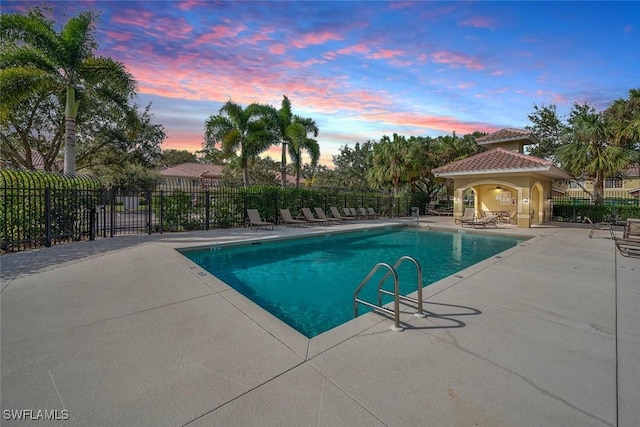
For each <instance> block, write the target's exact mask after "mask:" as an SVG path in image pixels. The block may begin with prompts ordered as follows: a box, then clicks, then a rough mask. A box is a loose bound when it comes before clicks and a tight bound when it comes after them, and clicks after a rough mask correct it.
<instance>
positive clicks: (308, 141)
mask: <svg viewBox="0 0 640 427" xmlns="http://www.w3.org/2000/svg"><path fill="white" fill-rule="evenodd" d="M286 136H287V139H288V140H289V143H288V145H289V156H290V157H291V159H292V160H293V170H294V171H295V174H296V188H297V187H300V171H301V170H302V150H305V151H306V152H307V153H308V154H309V157H311V166H312V167H315V166H316V165H317V164H318V160H319V159H320V146H319V145H318V141H316V140H315V139H313V138H307V130H306V129H305V127H304V125H303V124H302V123H300V122H297V121H294V122H293V123H292V124H291V125H289V126H288V127H287V129H286Z"/></svg>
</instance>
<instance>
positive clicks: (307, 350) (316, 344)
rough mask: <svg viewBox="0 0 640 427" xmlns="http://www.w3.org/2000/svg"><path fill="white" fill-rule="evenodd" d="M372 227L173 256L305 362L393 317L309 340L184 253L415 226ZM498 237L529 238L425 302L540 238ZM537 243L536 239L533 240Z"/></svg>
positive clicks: (436, 289) (370, 318)
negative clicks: (222, 293) (530, 241)
mask: <svg viewBox="0 0 640 427" xmlns="http://www.w3.org/2000/svg"><path fill="white" fill-rule="evenodd" d="M368 225H369V226H370V227H369V228H359V229H358V230H353V229H320V228H319V227H315V228H316V232H315V233H311V234H305V235H295V236H284V237H277V236H256V238H254V239H246V240H238V241H230V242H225V243H216V244H213V245H211V244H209V245H202V244H196V245H187V246H180V247H174V248H173V249H174V251H175V254H177V255H178V257H173V258H174V259H175V260H176V262H178V263H180V264H182V265H183V267H184V268H185V269H189V270H191V271H193V272H195V273H196V274H198V276H200V277H202V278H203V280H204V281H206V282H207V283H208V284H209V285H210V286H211V288H212V289H214V290H215V291H217V292H224V297H225V299H227V300H228V301H229V302H230V303H231V304H233V305H234V306H235V307H237V308H238V309H240V310H241V311H243V312H244V313H245V314H246V315H247V316H248V317H249V318H251V319H252V320H254V321H255V322H256V323H258V324H260V325H261V326H262V327H263V328H264V329H265V330H266V331H267V332H269V333H270V334H272V335H273V336H274V337H276V338H277V339H278V340H279V341H281V342H282V343H283V344H284V345H286V346H287V347H289V348H291V349H292V350H293V351H295V352H296V354H298V355H299V356H301V357H303V358H304V360H309V359H312V358H313V357H315V356H317V355H319V354H322V353H323V352H325V351H327V350H329V349H331V348H333V347H335V346H337V345H339V344H341V343H343V342H345V341H347V340H349V339H351V338H353V337H355V336H357V335H359V334H361V333H363V332H365V331H367V330H369V329H371V328H373V327H375V326H377V325H378V324H380V323H381V322H384V321H387V320H389V319H390V317H389V316H388V315H386V314H384V313H382V312H380V311H378V312H375V311H374V312H367V313H364V314H362V315H360V316H358V317H356V318H354V319H351V320H349V321H347V322H345V323H342V324H340V325H338V326H336V327H334V328H332V329H330V330H327V331H325V332H323V333H321V334H319V335H317V336H315V337H312V338H308V337H306V336H305V335H304V334H302V333H301V332H299V331H297V330H296V329H295V328H293V327H292V326H290V325H288V324H287V323H286V322H284V321H283V320H281V319H279V318H278V317H276V316H275V315H273V314H271V313H269V312H268V311H267V310H265V309H264V308H262V307H260V306H259V305H258V304H256V303H255V302H254V301H252V300H251V299H249V298H247V297H245V296H244V295H242V294H241V293H240V292H238V291H236V290H235V289H233V287H231V286H229V285H227V284H226V283H224V281H222V280H220V279H219V278H217V277H216V276H215V275H213V274H211V273H209V272H208V271H207V270H205V269H204V268H202V267H201V266H200V265H198V264H196V263H195V262H194V261H192V260H191V259H189V258H187V257H186V256H183V255H182V254H183V253H185V252H192V251H194V252H195V251H199V250H205V249H210V248H216V247H218V248H222V247H231V248H233V247H242V246H250V245H252V244H253V243H256V242H260V243H262V242H279V241H288V240H297V239H307V238H310V237H322V236H328V235H334V234H348V233H354V232H358V231H366V230H379V229H392V228H410V227H412V226H413V225H412V224H411V222H407V221H403V222H399V223H395V224H386V223H385V224H374V223H369V224H368ZM420 228H423V229H425V230H429V231H441V232H447V233H455V231H454V230H452V229H451V228H450V227H431V226H428V225H426V224H421V226H420ZM460 231H464V232H465V233H466V232H467V231H468V233H469V234H476V235H487V233H483V232H482V231H481V230H466V229H462V230H458V232H460ZM495 237H511V238H517V239H527V240H525V241H524V242H521V243H519V244H517V245H516V246H514V247H512V248H509V249H507V250H505V251H502V252H500V253H498V254H496V255H493V256H491V257H489V258H485V259H484V260H482V261H479V262H477V263H475V264H473V265H471V266H469V267H466V268H464V269H462V270H459V271H457V272H455V273H454V274H451V275H449V276H447V277H444V278H442V279H440V280H437V281H435V282H433V283H431V284H429V285H427V286H424V287H423V290H422V292H423V300H424V301H428V300H429V298H431V297H433V296H436V295H438V294H439V293H440V292H443V291H445V290H447V289H448V288H450V287H451V286H455V285H456V284H458V283H460V282H461V281H463V280H464V279H466V278H469V277H471V276H473V275H474V274H476V273H477V272H478V271H482V270H484V269H485V268H487V267H489V266H491V265H493V264H495V263H496V262H497V261H499V260H500V259H501V258H503V257H507V256H509V254H511V253H513V252H517V251H519V250H521V247H522V245H524V244H525V243H526V242H528V241H529V240H532V239H536V238H538V237H537V236H535V235H529V236H527V235H523V234H515V233H511V234H510V233H504V232H503V233H500V234H499V235H497V236H495ZM533 241H535V240H533ZM407 296H409V297H411V298H414V299H416V298H417V296H418V291H417V290H416V291H413V292H411V293H409V294H408V295H407ZM383 307H385V308H387V309H393V303H388V304H385V305H383ZM408 310H409V309H408V308H407V307H406V305H405V307H401V310H400V311H401V313H404V314H406V313H407V312H408Z"/></svg>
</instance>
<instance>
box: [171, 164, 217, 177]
mask: <svg viewBox="0 0 640 427" xmlns="http://www.w3.org/2000/svg"><path fill="white" fill-rule="evenodd" d="M160 175H162V176H182V177H186V178H219V177H220V176H221V175H222V166H220V165H207V164H204V163H180V164H178V165H175V166H171V167H168V168H165V169H162V170H161V171H160Z"/></svg>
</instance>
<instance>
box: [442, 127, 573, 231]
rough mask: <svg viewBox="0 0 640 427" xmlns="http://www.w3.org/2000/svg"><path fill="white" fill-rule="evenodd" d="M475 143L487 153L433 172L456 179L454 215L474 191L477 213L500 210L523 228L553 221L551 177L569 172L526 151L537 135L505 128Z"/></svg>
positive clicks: (565, 176)
mask: <svg viewBox="0 0 640 427" xmlns="http://www.w3.org/2000/svg"><path fill="white" fill-rule="evenodd" d="M477 142H478V144H479V145H481V146H483V147H484V148H486V149H487V151H484V152H482V153H479V154H476V155H475V156H471V157H468V158H466V159H462V160H458V161H455V162H451V163H448V164H446V165H444V166H441V167H439V168H437V169H434V171H433V173H434V175H435V176H438V177H443V178H451V179H453V182H454V184H453V186H454V199H453V211H454V218H459V217H461V216H462V215H463V212H464V208H465V199H468V197H469V192H471V193H472V197H473V201H474V204H473V206H474V207H475V210H476V216H482V215H483V213H485V212H495V213H499V214H500V215H501V217H502V218H503V219H504V220H505V221H509V222H510V223H512V224H516V225H517V226H518V227H520V228H529V227H531V226H532V225H534V224H541V223H543V222H545V221H548V220H550V219H551V215H552V205H551V203H552V191H553V190H552V184H553V181H554V180H570V179H571V176H569V174H567V173H566V172H565V171H563V170H562V169H560V168H558V167H557V166H555V165H554V164H553V162H551V161H549V160H544V159H540V158H538V157H534V156H529V155H527V154H524V147H525V146H527V145H531V144H537V143H538V142H539V140H538V138H536V136H535V135H534V134H533V133H532V132H530V131H527V130H521V129H502V130H499V131H497V132H494V133H492V134H489V135H486V136H484V137H481V138H478V139H477Z"/></svg>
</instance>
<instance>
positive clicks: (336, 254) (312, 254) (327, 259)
mask: <svg viewBox="0 0 640 427" xmlns="http://www.w3.org/2000/svg"><path fill="white" fill-rule="evenodd" d="M521 242H523V239H517V238H510V237H495V236H486V235H479V234H471V233H451V232H438V231H426V230H415V229H400V230H398V229H396V230H394V229H386V230H375V231H374V230H365V231H359V232H354V233H337V234H326V235H322V236H315V237H308V238H303V239H292V240H282V241H276V242H264V243H260V244H255V242H254V244H248V245H244V246H227V247H225V246H216V247H212V248H207V249H202V250H196V251H184V252H182V254H183V255H184V256H186V257H187V258H189V259H191V260H192V261H193V262H195V263H196V264H198V265H199V266H201V267H202V268H204V269H205V270H207V271H208V272H210V273H211V274H213V275H214V276H216V277H217V278H219V279H220V280H222V281H223V282H225V283H226V284H228V285H229V286H231V287H232V288H234V289H235V290H237V291H238V292H240V293H241V294H242V295H244V296H245V297H247V298H249V299H251V300H252V301H253V302H255V303H256V304H258V305H259V306H261V307H262V308H264V309H265V310H267V311H269V312H270V313H271V314H273V315H275V316H276V317H278V318H279V319H281V320H282V321H284V322H285V323H287V324H288V325H289V326H291V327H293V328H295V329H296V330H298V331H299V332H301V333H302V334H304V335H305V336H307V337H308V338H312V337H314V336H316V335H318V334H321V333H323V332H326V331H328V330H329V329H332V328H334V327H336V326H339V325H341V324H343V323H345V322H347V321H349V320H351V319H353V293H354V291H355V289H356V287H357V286H358V285H359V284H360V282H361V281H362V280H363V279H364V278H365V277H366V276H367V274H368V273H369V271H370V270H371V269H372V268H373V267H374V266H375V265H376V264H377V263H378V262H386V263H388V264H390V265H393V264H394V263H395V262H396V261H397V260H398V258H400V257H401V256H404V255H409V256H411V257H413V258H415V259H416V260H417V261H418V263H419V264H420V266H421V267H422V276H423V277H422V281H423V286H426V285H429V284H431V283H433V282H435V281H438V280H440V279H442V278H444V277H447V276H450V275H452V274H454V273H455V272H457V271H460V270H462V269H464V268H466V267H469V266H471V265H473V264H475V263H477V262H479V261H482V260H484V259H486V258H489V257H491V256H493V255H496V254H498V253H500V252H503V251H505V250H507V249H509V248H511V247H513V246H516V245H518V244H519V243H521ZM387 272H388V270H386V269H380V270H379V271H378V272H377V273H376V275H374V276H373V277H372V278H371V280H370V283H369V284H368V285H367V286H365V287H364V288H363V290H362V291H361V292H360V298H361V299H365V300H367V301H371V302H374V303H375V302H377V296H376V295H377V292H376V291H377V284H378V282H379V281H380V279H381V278H382V277H383V276H384V274H385V273H387ZM398 277H399V279H400V293H401V294H404V295H406V294H410V293H412V292H414V291H416V290H417V274H416V268H415V266H414V265H413V263H410V262H405V263H403V264H402V265H401V266H400V268H399V269H398ZM384 288H385V289H389V290H393V279H391V278H389V279H388V280H387V281H385V286H384ZM390 300H391V297H386V299H383V302H384V303H386V302H389V301H390ZM358 310H359V313H360V314H362V313H365V312H367V311H370V309H369V308H368V307H366V306H364V305H360V307H359V309H358Z"/></svg>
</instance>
